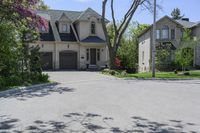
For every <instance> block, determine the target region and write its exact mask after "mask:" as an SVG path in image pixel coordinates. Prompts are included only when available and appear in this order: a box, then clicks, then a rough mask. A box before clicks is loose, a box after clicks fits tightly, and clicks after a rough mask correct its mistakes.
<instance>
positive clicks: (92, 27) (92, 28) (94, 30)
mask: <svg viewBox="0 0 200 133" xmlns="http://www.w3.org/2000/svg"><path fill="white" fill-rule="evenodd" d="M91 34H96V24H95V22H94V21H92V22H91Z"/></svg>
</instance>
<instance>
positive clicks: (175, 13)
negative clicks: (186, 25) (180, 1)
mask: <svg viewBox="0 0 200 133" xmlns="http://www.w3.org/2000/svg"><path fill="white" fill-rule="evenodd" d="M171 16H172V18H173V19H176V20H179V19H182V18H183V17H184V15H181V10H180V9H179V8H174V10H173V11H172V13H171Z"/></svg>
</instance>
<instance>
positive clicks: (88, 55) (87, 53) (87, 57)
mask: <svg viewBox="0 0 200 133" xmlns="http://www.w3.org/2000/svg"><path fill="white" fill-rule="evenodd" d="M89 58H90V53H89V49H87V50H86V60H87V61H89Z"/></svg>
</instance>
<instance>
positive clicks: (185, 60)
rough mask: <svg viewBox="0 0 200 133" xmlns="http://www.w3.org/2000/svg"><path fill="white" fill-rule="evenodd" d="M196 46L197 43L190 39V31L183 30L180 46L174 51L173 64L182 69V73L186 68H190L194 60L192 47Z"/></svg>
mask: <svg viewBox="0 0 200 133" xmlns="http://www.w3.org/2000/svg"><path fill="white" fill-rule="evenodd" d="M196 45H197V41H196V40H194V39H193V38H192V37H191V30H190V29H184V32H183V37H182V39H181V42H180V46H179V48H178V50H177V51H176V59H175V62H176V64H177V65H180V66H181V67H182V71H185V69H186V67H188V66H191V65H192V63H193V59H194V47H195V46H196Z"/></svg>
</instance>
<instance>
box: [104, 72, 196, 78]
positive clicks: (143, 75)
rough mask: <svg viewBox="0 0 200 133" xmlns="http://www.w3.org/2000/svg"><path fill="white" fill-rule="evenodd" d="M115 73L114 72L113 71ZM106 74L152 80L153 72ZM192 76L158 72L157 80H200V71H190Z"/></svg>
mask: <svg viewBox="0 0 200 133" xmlns="http://www.w3.org/2000/svg"><path fill="white" fill-rule="evenodd" d="M111 71H113V70H111ZM103 73H104V74H109V75H113V76H116V77H119V78H144V79H149V78H152V74H151V72H146V73H135V74H128V73H125V72H124V71H113V72H109V73H107V72H103ZM189 73H190V75H183V74H175V73H174V72H156V78H160V79H193V78H199V79H200V70H195V71H189Z"/></svg>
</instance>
